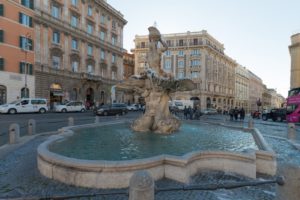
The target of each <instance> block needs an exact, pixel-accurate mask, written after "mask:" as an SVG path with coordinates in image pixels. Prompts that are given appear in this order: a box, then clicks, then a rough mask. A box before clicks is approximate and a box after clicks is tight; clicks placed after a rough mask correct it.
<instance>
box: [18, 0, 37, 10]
mask: <svg viewBox="0 0 300 200" xmlns="http://www.w3.org/2000/svg"><path fill="white" fill-rule="evenodd" d="M33 2H34V0H22V1H21V4H22V5H23V6H25V7H27V8H30V9H33V8H34V4H33Z"/></svg>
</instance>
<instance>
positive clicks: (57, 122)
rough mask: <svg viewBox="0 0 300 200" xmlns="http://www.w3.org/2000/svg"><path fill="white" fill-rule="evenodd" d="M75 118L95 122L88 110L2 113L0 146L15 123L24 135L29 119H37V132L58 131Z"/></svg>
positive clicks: (130, 114)
mask: <svg viewBox="0 0 300 200" xmlns="http://www.w3.org/2000/svg"><path fill="white" fill-rule="evenodd" d="M139 114H141V112H128V113H127V114H126V115H124V116H119V118H120V119H121V118H124V117H126V118H127V119H133V118H136V117H137V116H138V115H139ZM69 117H73V118H74V124H75V125H79V124H89V123H94V122H95V115H94V113H93V112H92V111H87V112H84V113H81V112H73V113H52V112H49V113H45V114H38V113H28V114H15V115H9V114H0V146H1V145H3V144H5V143H6V142H7V141H8V129H9V126H10V125H11V124H13V123H17V124H19V125H20V135H21V136H23V135H25V134H27V128H28V125H27V124H28V120H29V119H34V120H36V133H43V132H49V131H56V130H58V129H59V128H62V127H64V126H67V125H68V118H69ZM114 119H116V116H106V117H104V116H99V120H100V121H111V120H114Z"/></svg>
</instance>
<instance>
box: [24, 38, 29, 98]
mask: <svg viewBox="0 0 300 200" xmlns="http://www.w3.org/2000/svg"><path fill="white" fill-rule="evenodd" d="M25 36H26V38H25V39H26V40H25V47H24V48H22V50H23V51H24V53H25V86H24V97H25V98H26V97H29V96H27V95H29V94H27V90H28V89H27V73H28V63H27V53H28V52H27V51H28V50H29V49H30V46H31V44H30V43H29V42H28V39H30V38H31V35H30V33H26V35H25Z"/></svg>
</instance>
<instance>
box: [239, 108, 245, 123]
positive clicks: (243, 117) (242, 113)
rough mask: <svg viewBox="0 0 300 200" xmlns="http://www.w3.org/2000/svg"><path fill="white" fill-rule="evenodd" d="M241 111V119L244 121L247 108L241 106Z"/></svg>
mask: <svg viewBox="0 0 300 200" xmlns="http://www.w3.org/2000/svg"><path fill="white" fill-rule="evenodd" d="M240 112H241V113H240V115H241V120H242V121H244V119H245V110H244V108H243V107H242V108H241V111H240Z"/></svg>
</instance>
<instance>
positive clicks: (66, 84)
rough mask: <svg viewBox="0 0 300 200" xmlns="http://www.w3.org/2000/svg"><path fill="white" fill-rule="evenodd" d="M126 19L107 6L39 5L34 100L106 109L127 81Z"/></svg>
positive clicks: (67, 1) (91, 1)
mask: <svg viewBox="0 0 300 200" xmlns="http://www.w3.org/2000/svg"><path fill="white" fill-rule="evenodd" d="M126 23H127V22H126V20H125V19H124V18H123V15H122V14H121V13H120V12H119V11H117V10H115V9H114V8H113V7H111V6H110V5H109V4H108V3H107V2H106V1H103V0H88V1H83V0H55V1H54V0H43V1H42V0H37V1H35V18H34V24H35V26H34V29H35V33H36V34H35V65H34V68H35V77H36V82H35V84H36V92H35V93H36V96H38V97H44V98H47V99H49V101H50V103H51V105H53V104H55V103H59V102H62V101H65V100H79V101H83V102H86V103H87V104H88V105H92V104H94V103H108V102H110V101H111V100H112V95H116V98H117V99H118V100H119V101H121V98H122V97H119V96H118V94H112V92H114V91H113V90H112V86H113V85H115V84H116V83H118V82H119V81H120V80H121V79H123V51H124V50H123V27H124V25H125V24H126Z"/></svg>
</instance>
